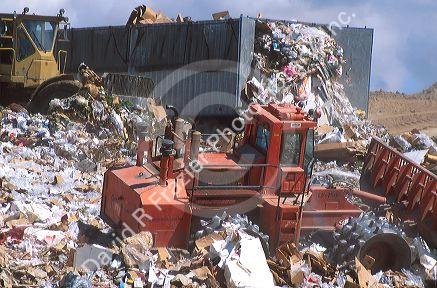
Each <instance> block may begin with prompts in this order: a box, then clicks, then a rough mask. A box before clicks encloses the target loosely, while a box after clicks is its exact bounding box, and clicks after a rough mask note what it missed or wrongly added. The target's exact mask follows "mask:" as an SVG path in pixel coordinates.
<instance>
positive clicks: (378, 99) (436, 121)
mask: <svg viewBox="0 0 437 288" xmlns="http://www.w3.org/2000/svg"><path fill="white" fill-rule="evenodd" d="M369 119H370V120H373V121H375V122H376V123H379V124H383V125H384V126H385V127H387V129H388V130H389V132H390V133H391V134H400V133H403V132H408V131H411V130H412V129H414V128H416V129H419V130H422V131H424V132H425V133H427V134H428V135H429V136H437V83H436V84H434V85H433V86H431V88H429V89H427V90H424V91H423V92H422V93H417V94H413V95H406V94H401V93H390V92H372V93H371V95H370V99H369Z"/></svg>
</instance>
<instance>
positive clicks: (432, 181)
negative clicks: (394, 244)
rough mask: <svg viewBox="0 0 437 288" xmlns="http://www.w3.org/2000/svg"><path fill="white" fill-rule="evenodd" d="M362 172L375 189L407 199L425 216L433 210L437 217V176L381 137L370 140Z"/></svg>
mask: <svg viewBox="0 0 437 288" xmlns="http://www.w3.org/2000/svg"><path fill="white" fill-rule="evenodd" d="M361 175H362V176H361V181H362V183H363V182H364V183H367V184H370V186H371V187H370V188H371V189H377V188H380V189H382V190H383V192H384V193H385V195H387V196H393V197H394V198H395V199H396V201H397V202H401V201H407V204H406V207H407V208H408V209H410V210H413V209H416V208H417V209H419V213H420V218H421V220H423V219H425V217H427V216H428V215H429V214H431V215H432V217H434V218H435V219H436V220H437V192H436V189H437V176H436V175H435V174H433V173H432V172H431V171H429V170H427V169H426V168H424V167H422V166H420V165H418V164H416V163H413V162H412V161H411V160H409V159H407V158H406V157H405V156H404V155H402V154H401V153H400V152H398V151H396V150H394V149H393V148H391V147H389V146H388V145H387V144H385V143H384V142H382V141H381V140H380V139H378V138H373V139H372V141H371V143H370V146H369V150H368V152H367V155H366V158H365V160H364V166H363V171H362V174H361Z"/></svg>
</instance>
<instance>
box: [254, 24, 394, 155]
mask: <svg viewBox="0 0 437 288" xmlns="http://www.w3.org/2000/svg"><path fill="white" fill-rule="evenodd" d="M254 61H255V67H256V69H257V70H259V71H260V75H262V76H259V77H257V76H256V75H254V76H253V77H252V78H251V79H250V80H249V81H248V85H247V87H248V89H247V95H246V96H247V97H248V98H249V99H252V100H255V101H257V102H260V103H264V104H266V103H270V102H275V103H294V104H295V105H297V106H300V107H302V108H303V109H304V110H305V111H307V112H309V113H310V114H313V115H316V116H317V117H318V129H317V132H318V135H317V143H318V144H319V145H318V146H319V149H320V151H321V153H318V154H319V155H324V157H325V158H326V159H324V160H326V161H332V160H344V161H352V160H356V157H355V156H356V155H363V154H364V151H365V150H366V149H365V148H366V146H367V145H368V144H369V141H370V138H371V137H372V136H378V137H380V138H384V139H387V137H388V136H387V135H388V133H387V132H386V130H385V129H384V128H383V127H380V126H375V125H373V124H372V123H370V122H367V121H366V120H365V119H364V118H365V112H364V111H361V110H355V109H354V108H353V107H352V105H351V103H350V102H349V99H348V98H347V95H346V94H345V92H344V90H343V86H342V85H341V84H340V83H339V81H338V79H339V77H340V76H341V75H342V64H343V63H344V61H345V60H344V58H343V49H342V48H341V47H340V46H339V45H338V44H337V43H336V42H335V40H334V39H333V37H331V35H330V32H329V30H328V29H327V27H325V26H310V25H305V24H298V23H286V22H280V21H276V22H271V21H267V22H266V21H260V20H259V21H258V22H257V27H256V39H255V55H254ZM316 153H317V151H316ZM339 154H341V155H342V156H341V157H339V156H338V155H339ZM319 155H317V156H319ZM344 155H345V156H346V157H345V156H344Z"/></svg>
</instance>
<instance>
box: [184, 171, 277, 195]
mask: <svg viewBox="0 0 437 288" xmlns="http://www.w3.org/2000/svg"><path fill="white" fill-rule="evenodd" d="M268 167H276V168H277V167H278V166H275V165H270V164H238V165H237V166H235V165H220V164H217V165H202V169H201V172H204V171H214V172H216V173H217V172H219V171H220V170H224V171H223V172H224V173H226V172H228V173H230V171H233V169H236V168H237V170H238V172H240V174H239V175H237V174H236V173H233V175H237V176H242V177H237V178H238V179H237V178H235V179H234V180H235V181H233V180H232V178H228V179H227V180H230V181H229V183H217V184H214V183H206V182H208V180H209V179H201V177H200V173H192V175H193V182H192V187H191V188H189V189H187V190H188V191H189V192H190V196H191V198H193V197H196V191H207V190H253V191H261V190H263V189H278V187H279V186H278V183H272V185H264V184H263V183H264V180H265V170H266V169H267V168H268ZM257 168H258V169H260V171H259V175H260V178H259V185H247V184H246V180H247V179H245V178H246V177H248V176H250V175H249V172H250V170H251V169H257ZM278 178H280V177H278ZM275 185H276V186H275Z"/></svg>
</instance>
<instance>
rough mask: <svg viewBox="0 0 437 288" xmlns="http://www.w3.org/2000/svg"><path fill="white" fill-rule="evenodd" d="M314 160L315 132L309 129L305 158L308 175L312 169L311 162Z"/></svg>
mask: <svg viewBox="0 0 437 288" xmlns="http://www.w3.org/2000/svg"><path fill="white" fill-rule="evenodd" d="M313 158H314V130H313V129H309V130H308V132H307V140H306V144H305V156H304V163H303V165H304V167H305V171H306V173H307V174H308V173H309V169H310V168H311V167H308V165H310V163H311V160H312V159H313Z"/></svg>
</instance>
